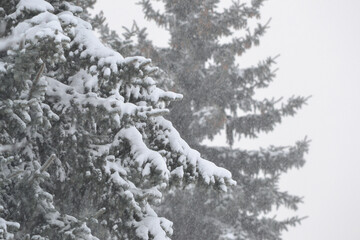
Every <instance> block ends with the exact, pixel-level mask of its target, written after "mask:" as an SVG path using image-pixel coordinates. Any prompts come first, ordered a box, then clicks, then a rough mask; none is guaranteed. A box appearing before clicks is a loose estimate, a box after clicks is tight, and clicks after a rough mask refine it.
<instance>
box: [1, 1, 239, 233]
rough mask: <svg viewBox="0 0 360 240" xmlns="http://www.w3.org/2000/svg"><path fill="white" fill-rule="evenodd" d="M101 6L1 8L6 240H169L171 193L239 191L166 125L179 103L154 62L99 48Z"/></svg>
mask: <svg viewBox="0 0 360 240" xmlns="http://www.w3.org/2000/svg"><path fill="white" fill-rule="evenodd" d="M93 3H94V1H75V0H74V1H60V0H47V1H45V0H0V15H1V16H0V17H1V18H0V24H1V25H0V37H1V38H0V82H1V84H0V239H6V240H10V239H29V240H30V239H31V240H55V239H59V240H60V239H61V240H64V239H77V240H79V239H84V240H90V239H91V240H95V239H131V240H134V239H143V240H148V239H158V240H163V239H164V240H165V239H169V235H171V233H172V223H171V222H170V221H168V220H167V219H165V218H162V217H158V215H157V214H156V212H155V211H154V209H153V207H152V205H153V204H154V203H156V202H158V201H159V199H161V197H162V192H163V191H164V189H166V188H168V187H170V186H178V185H179V184H180V183H182V184H185V185H186V184H189V183H195V182H196V183H198V184H203V185H211V186H213V187H214V188H215V189H220V190H223V191H226V190H227V186H229V185H234V184H235V182H234V181H233V180H232V178H231V174H230V172H229V171H227V170H225V169H223V168H220V167H217V166H215V165H214V164H213V163H211V162H209V161H207V160H205V159H203V158H202V157H201V156H200V154H199V152H197V151H195V150H193V149H192V148H190V147H189V145H188V144H187V143H186V142H185V141H184V140H183V139H182V138H181V137H180V135H179V133H178V132H177V130H176V129H175V128H174V127H173V125H172V123H171V122H170V121H168V120H166V119H165V118H164V117H163V115H164V114H166V113H168V112H169V110H168V109H167V106H168V104H169V103H170V102H172V101H176V100H180V99H181V98H182V95H180V94H176V93H174V92H170V91H164V90H162V89H160V88H158V87H157V86H156V85H155V83H156V81H155V80H154V79H153V78H152V77H151V76H152V75H155V74H156V71H157V70H158V69H157V68H155V67H152V66H151V61H150V60H149V59H146V58H144V57H123V56H122V55H121V54H120V53H118V52H116V51H114V50H113V49H112V48H109V47H107V46H105V45H104V44H103V43H102V42H101V41H100V40H99V39H98V38H97V36H96V35H95V34H94V32H93V30H92V26H91V24H90V23H89V22H88V20H89V19H90V18H89V15H88V13H87V9H86V8H87V7H89V6H91V5H92V4H93ZM76 4H77V5H76ZM79 6H81V7H79Z"/></svg>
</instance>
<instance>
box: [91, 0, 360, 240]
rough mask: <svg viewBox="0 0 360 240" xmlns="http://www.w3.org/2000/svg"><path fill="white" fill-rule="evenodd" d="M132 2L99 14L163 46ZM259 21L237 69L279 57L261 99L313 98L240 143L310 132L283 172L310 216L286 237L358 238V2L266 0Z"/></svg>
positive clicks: (108, 1) (104, 1)
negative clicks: (291, 167) (260, 30)
mask: <svg viewBox="0 0 360 240" xmlns="http://www.w3.org/2000/svg"><path fill="white" fill-rule="evenodd" d="M135 2H136V1H135V0H134V1H132V0H117V1H114V0H98V4H97V5H96V8H95V11H100V10H103V11H104V13H105V16H106V17H107V18H108V22H109V24H110V26H111V28H112V29H114V30H117V31H118V32H121V31H122V28H121V27H122V26H128V27H130V26H131V24H132V21H133V19H136V21H137V23H138V25H139V26H141V27H145V26H146V27H147V28H148V32H149V39H152V40H153V41H154V42H155V43H156V44H157V45H159V46H165V45H166V44H167V40H168V35H167V34H166V32H165V31H163V30H159V29H158V28H157V27H156V25H155V24H153V23H149V22H147V21H145V20H143V14H142V12H141V8H140V6H137V5H135ZM262 16H263V22H266V21H267V20H268V19H269V18H270V17H271V18H272V21H271V28H270V29H269V30H268V33H267V34H266V36H265V37H263V38H262V40H261V43H260V47H257V48H252V49H251V50H250V51H249V53H248V54H247V55H246V56H245V57H244V58H240V64H243V65H249V64H255V63H256V62H257V61H259V60H261V59H263V58H265V57H267V56H275V55H277V54H281V57H280V58H279V59H278V61H277V62H278V65H277V66H278V67H279V68H280V70H279V71H278V73H277V78H276V80H275V82H274V83H273V84H272V86H271V87H270V88H268V89H267V90H264V91H262V92H261V93H259V96H264V95H266V96H275V97H279V96H284V97H290V96H292V95H303V96H309V95H312V98H311V99H310V100H309V104H308V106H306V107H305V108H304V109H302V110H301V111H300V112H299V114H297V115H296V116H295V117H293V118H286V119H285V120H284V121H283V123H282V124H281V125H279V126H278V127H277V128H276V130H275V131H274V132H272V133H270V134H267V135H265V134H262V135H261V136H260V138H259V139H254V140H245V141H242V142H240V144H239V146H240V147H242V148H257V147H258V146H264V147H265V146H268V145H270V144H273V145H290V144H293V143H294V142H295V141H296V140H299V139H303V138H304V137H305V135H307V136H308V138H309V139H311V140H312V142H311V148H310V153H309V154H308V155H307V158H306V159H307V164H306V165H305V167H304V168H302V169H300V170H295V171H291V172H289V173H288V174H286V175H284V177H283V178H282V181H281V187H282V189H285V190H288V191H289V192H291V193H293V194H297V195H300V196H304V201H305V203H304V204H302V205H301V206H300V209H299V211H298V212H297V213H298V214H299V215H300V216H309V218H308V219H306V220H305V221H304V222H303V224H302V225H300V226H298V227H295V228H291V229H290V231H289V232H287V233H285V234H284V240H321V239H326V240H339V239H341V240H342V239H344V240H358V239H360V221H359V217H360V184H359V183H360V173H359V172H360V163H359V160H360V158H359V156H358V155H359V154H358V150H360V144H359V137H360V127H359V123H360V83H359V76H360V61H359V59H360V1H359V0H291V1H289V0H271V1H268V2H266V3H265V5H264V7H263V9H262ZM160 67H161V66H160ZM216 144H224V142H223V138H222V137H218V138H217V139H216ZM279 216H282V214H279ZM184 240H185V239H184Z"/></svg>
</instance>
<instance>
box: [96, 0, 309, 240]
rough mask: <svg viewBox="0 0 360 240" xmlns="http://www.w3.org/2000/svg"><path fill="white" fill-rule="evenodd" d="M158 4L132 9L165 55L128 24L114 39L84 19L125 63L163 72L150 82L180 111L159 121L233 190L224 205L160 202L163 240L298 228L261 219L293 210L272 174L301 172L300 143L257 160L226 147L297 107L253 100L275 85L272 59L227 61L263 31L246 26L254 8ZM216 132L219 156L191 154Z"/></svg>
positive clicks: (207, 197) (275, 234) (201, 197)
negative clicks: (157, 36) (221, 143)
mask: <svg viewBox="0 0 360 240" xmlns="http://www.w3.org/2000/svg"><path fill="white" fill-rule="evenodd" d="M162 2H163V5H164V9H165V11H164V12H161V11H157V10H155V9H154V8H153V6H152V1H150V0H141V1H140V4H141V5H142V7H143V11H144V14H145V17H146V18H147V19H148V20H151V21H155V22H156V23H157V24H158V25H159V26H160V27H163V28H164V29H166V30H167V31H168V32H169V33H170V42H169V46H168V47H164V48H159V47H156V46H154V45H153V44H152V41H151V40H149V39H148V38H147V34H146V30H145V29H142V30H139V29H138V28H137V26H136V25H134V27H133V29H131V30H128V31H127V32H126V33H125V34H124V38H120V37H119V36H117V35H116V33H114V32H111V31H110V30H109V28H108V26H107V25H106V24H104V18H103V17H101V15H98V16H97V17H95V18H94V19H95V20H96V21H97V22H99V24H98V25H97V26H98V28H99V29H100V32H101V34H102V38H103V39H104V41H107V42H108V43H109V44H110V45H112V46H114V47H115V48H117V49H119V50H125V51H130V52H132V54H133V55H138V54H141V55H145V56H146V57H150V58H152V59H153V61H154V62H156V64H157V65H158V66H161V68H162V69H163V70H164V71H163V72H161V74H160V75H158V76H159V77H160V78H161V79H164V80H165V81H163V82H161V83H162V84H163V87H164V88H166V89H171V90H175V91H179V92H182V93H183V94H184V98H183V100H182V101H181V102H177V103H172V104H171V105H170V109H171V114H170V115H169V119H170V120H171V121H172V122H173V124H174V125H175V127H176V128H177V129H178V130H179V132H180V133H181V135H182V136H184V138H185V139H186V140H187V142H188V143H189V144H190V145H191V146H192V147H194V148H196V149H198V150H199V151H200V152H201V153H203V154H204V155H205V156H207V157H208V158H210V159H212V160H213V161H215V162H216V163H217V164H219V165H221V166H224V167H226V168H227V169H231V171H232V173H233V176H234V179H235V180H236V181H237V182H238V185H237V187H236V188H235V189H234V190H233V191H232V192H230V193H229V194H227V195H225V196H219V195H218V194H216V193H214V192H211V191H210V192H209V191H208V190H206V189H205V190H204V189H200V188H195V189H194V188H190V190H189V191H187V192H183V191H182V192H180V191H175V192H170V194H167V196H166V198H165V204H163V205H162V206H161V207H162V211H163V212H164V213H165V214H166V216H168V217H169V218H171V219H172V220H173V221H174V226H175V230H176V231H175V234H174V237H173V239H188V240H190V239H196V240H198V239H207V240H209V239H214V240H215V239H251V240H259V239H264V240H265V239H267V240H278V239H281V232H282V231H283V230H287V228H288V226H293V225H296V224H297V223H299V222H300V221H301V219H300V218H298V217H296V216H295V217H291V218H289V219H285V220H279V219H277V218H275V217H272V216H269V213H271V212H272V211H273V210H274V209H275V208H279V207H286V208H290V209H292V210H296V209H297V206H298V204H299V203H300V202H301V200H302V199H301V198H300V197H297V196H293V195H290V194H288V193H287V192H284V191H281V190H279V187H278V182H279V177H280V175H281V174H283V173H286V172H287V171H288V170H290V169H292V168H299V167H301V166H303V164H304V162H305V161H304V154H305V153H306V152H307V150H308V141H307V140H306V139H305V140H302V141H299V142H297V143H296V144H295V145H294V146H290V147H275V146H271V147H269V148H268V149H260V150H258V151H248V150H243V149H234V148H232V145H233V144H234V141H235V139H236V138H238V139H239V140H240V138H241V137H250V138H256V137H257V134H258V133H261V132H270V131H272V130H274V127H275V126H276V125H277V124H279V123H281V121H282V118H283V117H286V116H293V115H294V114H295V113H296V112H297V110H298V109H300V108H301V107H302V106H303V105H304V104H305V103H306V100H307V99H306V98H304V97H292V98H290V99H288V100H287V101H282V98H280V99H261V100H259V99H256V98H255V97H254V95H255V92H256V90H257V89H261V88H266V87H268V86H269V84H270V83H271V82H272V80H273V78H274V77H275V71H274V70H273V67H274V64H275V58H272V57H270V58H268V59H266V60H263V61H260V62H259V64H258V65H257V66H251V67H247V68H243V67H240V66H239V64H238V63H237V62H238V61H237V57H239V56H241V55H243V54H244V53H246V51H247V50H249V49H250V48H251V47H253V46H256V45H258V44H259V42H260V38H261V36H263V35H264V33H265V31H266V29H267V28H268V23H266V24H261V23H258V24H257V26H255V27H251V26H252V24H251V21H253V22H259V20H257V19H260V8H261V6H262V4H263V2H264V0H253V1H251V2H248V3H247V2H244V3H240V2H239V1H234V2H233V4H232V5H231V6H230V7H228V8H225V9H220V8H219V7H218V4H219V2H220V1H219V0H175V1H174V0H162ZM100 23H101V24H100ZM135 35H136V36H137V38H136V39H134V38H133V37H134V36H135ZM114 36H117V37H116V38H114ZM120 39H123V40H120ZM132 39H134V41H133V44H132V46H131V44H129V42H130V43H131V40H132ZM124 40H126V42H127V44H126V45H124V44H123V42H124ZM121 42H122V43H121ZM223 129H226V138H227V142H228V144H229V147H223V148H220V147H209V146H202V145H200V143H201V142H202V140H204V139H205V138H209V139H212V138H213V137H214V136H215V135H216V134H218V133H220V131H221V130H223ZM189 206H190V207H189ZM194 206H196V207H194Z"/></svg>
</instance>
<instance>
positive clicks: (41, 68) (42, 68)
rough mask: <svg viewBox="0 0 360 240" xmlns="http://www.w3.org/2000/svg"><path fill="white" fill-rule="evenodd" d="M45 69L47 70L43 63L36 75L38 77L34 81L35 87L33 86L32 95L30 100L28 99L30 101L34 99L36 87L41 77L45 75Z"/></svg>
mask: <svg viewBox="0 0 360 240" xmlns="http://www.w3.org/2000/svg"><path fill="white" fill-rule="evenodd" d="M44 69H45V63H43V64H42V65H41V67H40V69H39V71H38V72H37V74H36V77H35V79H34V82H33V85H32V86H31V89H30V93H29V98H28V100H30V99H31V98H32V97H33V93H34V91H35V87H36V85H37V84H38V83H39V80H40V77H41V75H42V74H43V72H44Z"/></svg>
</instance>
